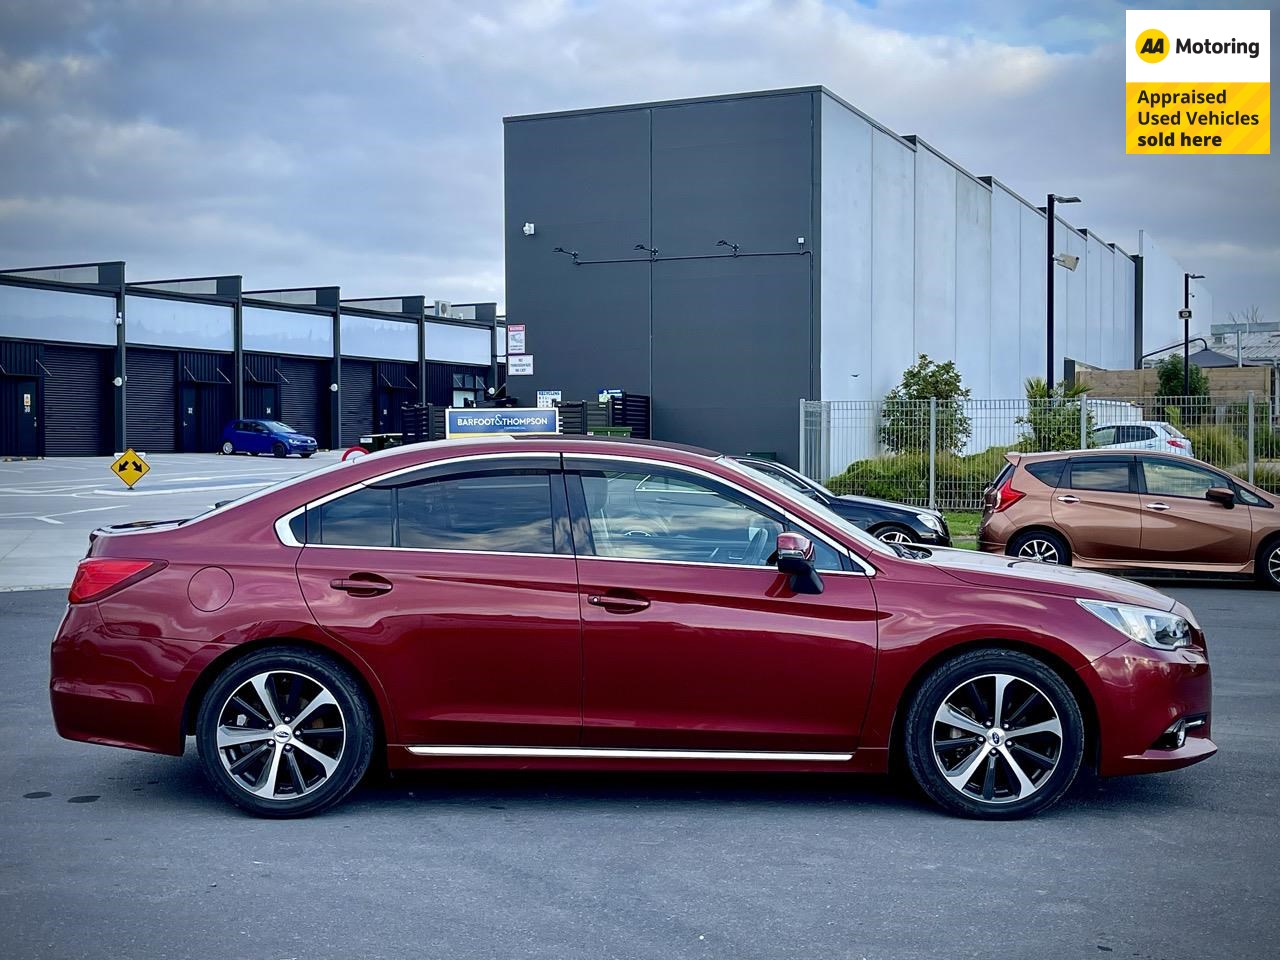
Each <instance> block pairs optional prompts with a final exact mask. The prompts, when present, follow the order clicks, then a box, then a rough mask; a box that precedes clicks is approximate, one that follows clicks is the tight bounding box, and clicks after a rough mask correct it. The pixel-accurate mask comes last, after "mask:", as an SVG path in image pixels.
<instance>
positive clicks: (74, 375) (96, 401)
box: [42, 343, 115, 457]
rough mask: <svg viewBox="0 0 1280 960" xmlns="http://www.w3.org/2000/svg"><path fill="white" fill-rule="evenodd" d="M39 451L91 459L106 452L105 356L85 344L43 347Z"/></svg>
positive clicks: (108, 407)
mask: <svg viewBox="0 0 1280 960" xmlns="http://www.w3.org/2000/svg"><path fill="white" fill-rule="evenodd" d="M43 362H44V367H45V374H44V421H43V424H42V426H43V429H44V451H45V456H48V457H97V456H102V455H104V454H110V453H112V450H111V393H110V391H111V390H114V389H115V388H114V387H113V386H111V377H110V362H111V355H110V354H109V353H108V352H106V351H104V350H94V349H92V348H89V347H71V346H65V345H62V344H53V343H50V344H47V345H46V346H45V348H44V361H43Z"/></svg>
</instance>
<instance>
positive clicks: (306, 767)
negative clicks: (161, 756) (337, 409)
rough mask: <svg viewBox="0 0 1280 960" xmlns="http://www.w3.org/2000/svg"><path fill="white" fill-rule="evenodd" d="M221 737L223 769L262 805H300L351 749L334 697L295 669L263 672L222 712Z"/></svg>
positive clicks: (218, 743) (225, 705)
mask: <svg viewBox="0 0 1280 960" xmlns="http://www.w3.org/2000/svg"><path fill="white" fill-rule="evenodd" d="M216 736H217V746H218V757H219V759H221V761H222V766H223V769H224V770H225V771H226V772H227V774H228V775H229V776H230V777H231V780H232V781H233V782H234V783H235V784H236V786H238V787H239V788H240V789H242V790H244V791H245V792H246V793H250V794H253V796H255V797H258V798H260V799H262V800H296V799H298V798H299V797H304V796H306V795H307V794H309V793H312V792H313V791H315V790H317V789H319V788H320V787H321V786H322V785H323V784H324V783H325V782H326V781H327V780H328V779H329V777H330V776H331V775H332V774H333V772H334V771H335V770H336V769H337V768H338V763H339V762H340V761H341V759H342V754H343V751H344V750H345V749H346V745H347V727H346V720H345V718H344V717H343V715H342V708H341V707H339V706H338V701H337V700H336V699H335V698H334V696H333V694H332V693H330V692H329V690H328V689H327V688H326V687H325V686H324V684H322V683H320V682H319V681H318V680H315V679H314V678H312V677H309V676H306V675H305V674H302V673H298V672H296V671H292V670H271V671H267V672H265V673H259V674H257V675H255V676H253V677H250V678H249V679H248V680H246V681H245V682H244V683H242V684H241V685H240V686H239V687H237V688H236V690H235V692H234V693H232V694H231V696H230V697H228V698H227V700H226V702H225V703H224V704H223V705H222V709H221V710H220V711H219V714H218V728H217V734H216Z"/></svg>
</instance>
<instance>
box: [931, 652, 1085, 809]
mask: <svg viewBox="0 0 1280 960" xmlns="http://www.w3.org/2000/svg"><path fill="white" fill-rule="evenodd" d="M1062 747H1063V740H1062V720H1061V718H1060V717H1059V716H1058V711H1057V709H1056V708H1055V707H1054V705H1053V702H1052V701H1051V700H1050V699H1049V698H1048V697H1047V696H1046V695H1045V693H1044V691H1042V690H1041V689H1040V688H1039V687H1037V686H1036V685H1035V684H1033V683H1031V682H1030V681H1028V680H1025V679H1023V678H1022V677H1017V676H1013V675H1012V674H1007V673H991V674H984V675H982V676H979V677H975V678H973V679H972V680H967V681H965V682H964V683H962V684H960V685H959V686H958V687H956V688H955V689H954V690H952V691H951V692H950V693H949V694H947V696H946V697H944V698H943V700H942V703H941V705H940V706H939V707H938V710H937V712H936V713H935V714H934V718H933V755H934V760H935V761H936V762H937V764H938V769H939V770H941V771H942V776H943V778H944V779H945V780H946V782H947V783H948V784H950V785H951V787H952V789H954V790H957V791H958V792H960V793H961V794H963V795H964V796H965V797H967V798H968V799H970V800H973V801H978V802H981V803H986V804H1007V803H1015V802H1018V801H1022V800H1026V799H1027V798H1028V797H1030V796H1032V795H1033V794H1035V793H1036V792H1037V791H1038V790H1040V788H1041V787H1043V786H1044V785H1045V784H1046V783H1048V782H1049V779H1050V777H1052V775H1053V772H1054V770H1056V769H1057V767H1058V761H1059V759H1060V758H1061V757H1062Z"/></svg>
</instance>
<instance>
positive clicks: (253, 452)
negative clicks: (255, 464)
mask: <svg viewBox="0 0 1280 960" xmlns="http://www.w3.org/2000/svg"><path fill="white" fill-rule="evenodd" d="M257 455H258V451H257V450H250V451H249V456H251V457H256V456H257Z"/></svg>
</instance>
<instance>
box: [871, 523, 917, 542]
mask: <svg viewBox="0 0 1280 960" xmlns="http://www.w3.org/2000/svg"><path fill="white" fill-rule="evenodd" d="M871 535H872V536H873V537H875V538H876V539H877V540H883V541H885V542H886V543H916V542H917V538H916V535H915V533H913V532H912V531H911V529H910V528H909V527H904V526H902V525H901V524H898V523H882V524H881V525H880V526H878V527H875V528H873V529H872V530H871Z"/></svg>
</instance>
